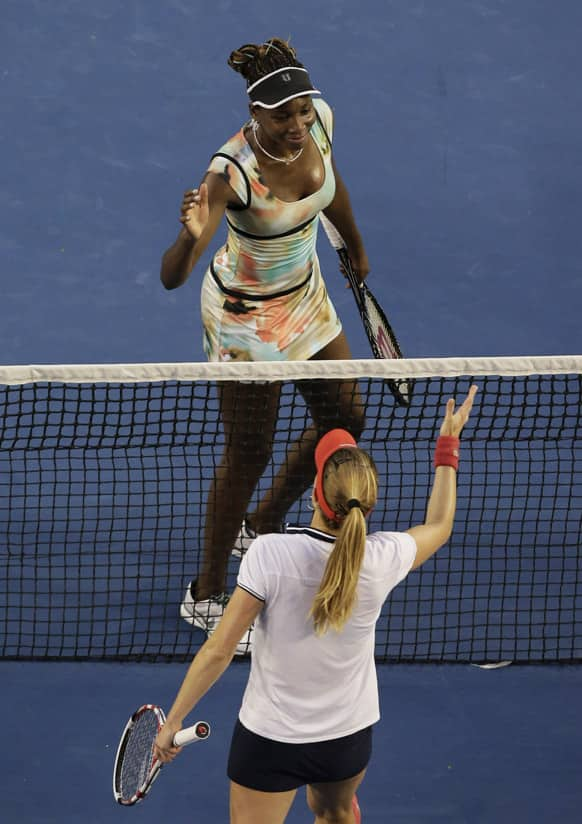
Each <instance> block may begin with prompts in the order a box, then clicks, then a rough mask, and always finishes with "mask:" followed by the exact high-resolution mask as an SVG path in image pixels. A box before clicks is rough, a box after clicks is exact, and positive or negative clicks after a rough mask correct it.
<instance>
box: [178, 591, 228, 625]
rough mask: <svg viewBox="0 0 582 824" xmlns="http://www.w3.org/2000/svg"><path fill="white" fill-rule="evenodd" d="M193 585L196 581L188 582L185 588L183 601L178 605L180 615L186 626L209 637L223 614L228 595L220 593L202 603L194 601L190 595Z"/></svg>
mask: <svg viewBox="0 0 582 824" xmlns="http://www.w3.org/2000/svg"><path fill="white" fill-rule="evenodd" d="M195 585H196V581H190V583H189V584H188V586H187V587H186V593H185V595H184V599H183V601H182V603H181V604H180V615H181V616H182V618H183V619H184V620H185V621H186V622H187V623H188V624H191V625H192V626H194V627H198V629H201V630H202V631H203V632H205V633H206V634H207V635H210V634H211V633H212V632H214V630H215V629H216V627H217V626H218V622H219V621H220V619H221V618H222V616H223V614H224V610H225V608H226V605H227V604H228V595H227V594H226V592H222V593H221V594H220V595H213V596H211V597H210V598H205V599H204V600H202V601H196V600H194V596H193V594H192V590H193V588H194V587H195Z"/></svg>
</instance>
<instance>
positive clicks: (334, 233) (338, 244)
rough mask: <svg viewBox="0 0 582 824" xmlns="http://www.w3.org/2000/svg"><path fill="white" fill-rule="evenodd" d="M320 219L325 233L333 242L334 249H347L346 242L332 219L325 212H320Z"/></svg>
mask: <svg viewBox="0 0 582 824" xmlns="http://www.w3.org/2000/svg"><path fill="white" fill-rule="evenodd" d="M319 220H320V221H321V225H322V226H323V228H324V230H325V234H326V235H327V239H328V240H329V242H330V243H331V245H332V246H333V248H334V249H345V248H346V244H345V243H344V240H343V238H342V236H341V235H340V233H339V232H338V230H337V229H336V228H335V226H334V225H333V223H332V222H331V220H329V219H328V218H327V217H326V216H325V215H324V214H323V212H320V213H319Z"/></svg>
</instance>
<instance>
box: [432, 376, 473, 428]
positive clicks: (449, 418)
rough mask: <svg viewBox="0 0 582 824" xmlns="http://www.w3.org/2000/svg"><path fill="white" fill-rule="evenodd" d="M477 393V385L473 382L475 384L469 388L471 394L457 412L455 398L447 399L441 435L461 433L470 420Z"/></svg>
mask: <svg viewBox="0 0 582 824" xmlns="http://www.w3.org/2000/svg"><path fill="white" fill-rule="evenodd" d="M476 394H477V387H476V386H475V385H474V384H473V386H471V388H470V389H469V394H468V395H467V397H466V398H465V400H464V401H463V403H462V404H461V406H459V408H458V409H457V411H456V412H455V400H454V398H450V400H449V401H447V409H446V412H445V419H444V421H443V422H442V425H441V432H440V434H441V435H455V436H457V437H458V436H459V435H460V434H461V431H462V429H463V427H464V426H465V424H466V423H467V421H468V420H469V415H470V413H471V409H472V408H473V401H474V399H475V395H476Z"/></svg>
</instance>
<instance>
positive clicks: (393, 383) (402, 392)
mask: <svg viewBox="0 0 582 824" xmlns="http://www.w3.org/2000/svg"><path fill="white" fill-rule="evenodd" d="M319 217H320V221H321V225H322V226H323V228H324V231H325V233H326V235H327V238H328V240H329V242H330V243H331V245H332V246H333V248H334V249H335V250H336V252H337V254H338V256H339V259H340V263H341V266H342V269H343V271H344V272H345V275H346V277H347V280H348V283H349V285H350V288H351V290H352V294H353V296H354V298H355V301H356V306H357V307H358V311H359V313H360V317H361V319H362V323H363V325H364V331H365V333H366V337H367V338H368V342H369V344H370V348H371V349H372V354H373V355H374V357H375V358H376V359H379V360H380V359H386V358H390V359H400V358H402V350H401V349H400V344H399V343H398V339H397V338H396V335H395V334H394V330H393V329H392V326H391V325H390V323H389V322H388V318H387V317H386V314H385V312H384V310H383V309H382V307H381V306H380V304H379V303H378V301H377V300H376V298H375V297H374V295H373V294H372V292H371V291H370V289H369V288H368V286H367V285H366V283H364V282H363V281H360V280H359V279H358V278H357V276H356V273H355V272H354V267H353V265H352V261H351V259H350V256H349V254H348V250H347V246H346V244H345V242H344V239H343V238H342V236H341V235H340V233H339V232H338V231H337V229H336V228H335V226H334V225H333V223H332V222H331V221H330V220H329V218H327V217H326V216H325V215H324V214H323V212H320V215H319ZM367 303H369V304H371V305H372V306H373V308H374V311H375V312H376V314H377V315H378V317H379V318H380V322H381V324H382V327H384V328H383V329H382V332H383V333H384V332H385V334H383V338H385V340H384V341H383V343H384V347H382V345H381V343H380V342H379V341H378V336H377V332H376V330H375V329H374V328H373V327H372V323H371V320H370V314H369V312H368V308H367V305H366V304H367ZM387 383H388V386H389V388H390V391H391V392H392V394H393V395H394V398H395V399H396V401H397V403H398V404H399V405H400V406H409V405H410V395H411V390H412V382H411V381H408V380H406V379H403V380H388V381H387Z"/></svg>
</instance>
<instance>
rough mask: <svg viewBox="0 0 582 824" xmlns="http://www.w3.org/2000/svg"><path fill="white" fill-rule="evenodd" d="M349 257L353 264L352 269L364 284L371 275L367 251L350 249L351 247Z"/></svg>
mask: <svg viewBox="0 0 582 824" xmlns="http://www.w3.org/2000/svg"><path fill="white" fill-rule="evenodd" d="M348 255H349V256H350V260H351V262H352V269H353V270H354V274H355V276H356V277H357V279H358V280H359V282H360V283H362V281H364V280H365V279H366V277H367V276H368V274H369V273H370V264H369V262H368V255H367V254H366V251H365V249H363V248H358V249H350V248H349V247H348ZM342 271H343V269H342ZM344 275H345V272H344Z"/></svg>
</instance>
